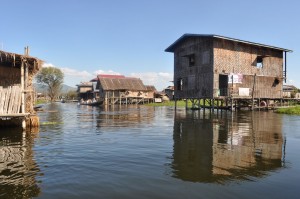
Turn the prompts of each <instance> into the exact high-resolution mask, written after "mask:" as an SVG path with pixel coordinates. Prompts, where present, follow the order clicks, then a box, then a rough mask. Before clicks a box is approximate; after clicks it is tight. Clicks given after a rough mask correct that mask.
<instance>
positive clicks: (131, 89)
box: [97, 75, 154, 105]
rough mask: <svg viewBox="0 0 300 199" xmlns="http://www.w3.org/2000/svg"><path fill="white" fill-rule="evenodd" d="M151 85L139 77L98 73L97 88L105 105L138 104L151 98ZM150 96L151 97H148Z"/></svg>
mask: <svg viewBox="0 0 300 199" xmlns="http://www.w3.org/2000/svg"><path fill="white" fill-rule="evenodd" d="M150 88H152V87H150V86H145V85H144V84H143V82H142V80H141V79H139V78H133V77H125V76H123V75H98V83H97V89H99V96H100V99H103V101H104V104H105V105H112V104H139V103H145V102H149V101H150V100H153V97H152V96H153V95H151V93H154V92H153V91H150V90H151V89H150ZM150 97H151V98H150Z"/></svg>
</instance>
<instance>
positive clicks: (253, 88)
mask: <svg viewBox="0 0 300 199" xmlns="http://www.w3.org/2000/svg"><path fill="white" fill-rule="evenodd" d="M255 82H256V73H255V74H254V76H253V86H252V111H253V110H254V91H255Z"/></svg>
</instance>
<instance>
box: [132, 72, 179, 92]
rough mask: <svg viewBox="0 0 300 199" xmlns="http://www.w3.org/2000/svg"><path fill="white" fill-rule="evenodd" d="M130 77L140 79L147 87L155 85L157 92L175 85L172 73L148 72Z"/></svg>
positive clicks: (133, 74)
mask: <svg viewBox="0 0 300 199" xmlns="http://www.w3.org/2000/svg"><path fill="white" fill-rule="evenodd" d="M130 76H132V77H137V78H140V79H141V80H142V81H143V83H144V84H145V85H154V86H155V87H156V89H157V90H163V89H164V88H166V87H168V86H170V85H173V83H172V82H171V81H173V74H172V73H165V72H146V73H131V74H130Z"/></svg>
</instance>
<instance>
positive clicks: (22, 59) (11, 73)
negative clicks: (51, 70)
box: [0, 48, 43, 125]
mask: <svg viewBox="0 0 300 199" xmlns="http://www.w3.org/2000/svg"><path fill="white" fill-rule="evenodd" d="M28 51H29V50H28V48H25V55H20V54H16V53H10V52H5V51H2V50H0V99H1V100H0V125H16V122H15V121H14V119H19V118H25V117H26V118H27V119H29V118H30V117H31V116H33V115H34V114H35V111H34V109H33V103H34V90H33V86H32V80H33V77H34V75H35V74H36V73H37V72H38V71H39V69H40V68H41V67H42V64H43V61H41V60H40V59H38V58H35V57H31V56H29V55H28ZM3 118H5V119H4V120H3ZM1 119H2V120H1ZM19 121H20V120H19ZM17 123H18V122H17ZM27 124H30V123H27ZM23 125H24V123H23Z"/></svg>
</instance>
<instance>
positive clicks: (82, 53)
mask: <svg viewBox="0 0 300 199" xmlns="http://www.w3.org/2000/svg"><path fill="white" fill-rule="evenodd" d="M299 2H300V1H297V0H285V1H282V0H265V1H263V0H251V1H241V0H226V1H225V0H215V1H213V0H211V1H207V0H206V1H202V0H184V1H183V0H182V1H179V0H151V1H149V0H147V1H146V0H126V1H125V0H107V1H104V0H51V1H50V0H43V1H41V0H26V1H24V0H14V1H8V0H0V10H1V12H0V13H1V15H2V20H1V27H0V49H1V50H5V51H9V52H16V53H23V51H24V50H23V49H24V47H25V46H29V47H30V54H31V55H32V56H34V57H38V58H40V59H42V60H44V61H45V62H46V65H48V66H49V65H50V66H55V67H58V68H61V69H62V70H63V71H64V73H65V83H66V84H67V85H70V86H75V85H76V84H78V83H80V82H81V81H88V80H90V79H92V78H93V77H95V75H96V74H97V73H105V74H122V75H125V76H135V77H139V78H141V79H142V80H143V81H144V83H145V84H154V85H155V86H156V88H157V89H158V90H161V89H163V88H164V87H166V86H168V85H171V83H170V82H169V81H171V80H172V78H173V54H172V53H166V52H164V50H165V49H166V48H167V47H168V46H169V45H170V44H172V43H173V42H174V41H175V40H176V39H178V38H179V37H180V36H181V35H182V34H184V33H197V34H218V35H223V36H227V37H233V38H236V39H242V40H247V41H252V42H258V43H262V44H268V45H273V46H277V47H282V48H287V49H291V50H293V51H294V52H293V53H288V60H287V61H288V70H287V71H288V82H287V83H288V84H294V85H296V86H298V87H300V78H299V77H298V76H299V75H298V74H300V73H299V61H300V56H299V50H300V39H299V35H300V25H299V24H300V12H299V8H300V3H299Z"/></svg>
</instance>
